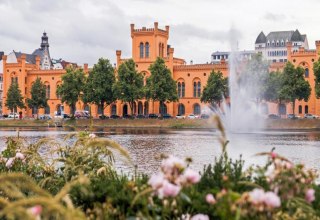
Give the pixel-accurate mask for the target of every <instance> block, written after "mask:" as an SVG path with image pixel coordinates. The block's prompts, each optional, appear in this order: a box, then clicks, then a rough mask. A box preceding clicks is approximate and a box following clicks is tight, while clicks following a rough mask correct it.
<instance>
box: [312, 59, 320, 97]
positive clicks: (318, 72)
mask: <svg viewBox="0 0 320 220" xmlns="http://www.w3.org/2000/svg"><path fill="white" fill-rule="evenodd" d="M313 72H314V77H315V79H314V81H315V91H316V96H317V98H320V59H319V60H318V61H317V62H314V64H313Z"/></svg>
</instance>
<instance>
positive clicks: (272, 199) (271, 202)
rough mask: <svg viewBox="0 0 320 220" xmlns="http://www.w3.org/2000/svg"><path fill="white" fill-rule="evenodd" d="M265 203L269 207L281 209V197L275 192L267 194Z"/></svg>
mask: <svg viewBox="0 0 320 220" xmlns="http://www.w3.org/2000/svg"><path fill="white" fill-rule="evenodd" d="M264 202H265V204H266V205H267V206H269V207H272V208H276V207H280V205H281V201H280V198H279V196H278V195H277V194H275V193H274V192H266V193H265V195H264Z"/></svg>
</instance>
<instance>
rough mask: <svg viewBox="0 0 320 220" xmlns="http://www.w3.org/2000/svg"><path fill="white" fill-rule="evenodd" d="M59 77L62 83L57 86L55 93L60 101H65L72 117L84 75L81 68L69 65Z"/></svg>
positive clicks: (81, 89) (80, 92) (81, 88)
mask: <svg viewBox="0 0 320 220" xmlns="http://www.w3.org/2000/svg"><path fill="white" fill-rule="evenodd" d="M61 78H62V84H61V85H60V86H59V87H58V88H57V95H59V96H60V97H61V101H62V102H65V103H67V104H68V105H69V106H70V108H71V115H72V118H73V117H74V112H75V110H76V103H77V101H78V100H79V99H80V95H81V94H82V92H83V87H84V82H85V75H84V72H83V69H79V68H74V67H69V68H67V69H66V73H65V74H64V75H63V76H62V77H61Z"/></svg>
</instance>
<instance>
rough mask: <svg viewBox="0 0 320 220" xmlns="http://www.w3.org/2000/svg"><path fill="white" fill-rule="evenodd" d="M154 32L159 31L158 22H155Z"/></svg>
mask: <svg viewBox="0 0 320 220" xmlns="http://www.w3.org/2000/svg"><path fill="white" fill-rule="evenodd" d="M154 30H156V31H157V30H158V22H154Z"/></svg>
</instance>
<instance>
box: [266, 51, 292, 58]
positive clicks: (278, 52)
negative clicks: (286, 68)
mask: <svg viewBox="0 0 320 220" xmlns="http://www.w3.org/2000/svg"><path fill="white" fill-rule="evenodd" d="M268 56H273V57H274V56H287V51H286V50H280V51H268Z"/></svg>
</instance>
